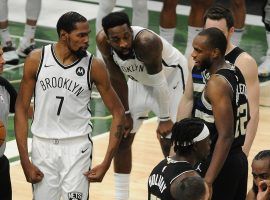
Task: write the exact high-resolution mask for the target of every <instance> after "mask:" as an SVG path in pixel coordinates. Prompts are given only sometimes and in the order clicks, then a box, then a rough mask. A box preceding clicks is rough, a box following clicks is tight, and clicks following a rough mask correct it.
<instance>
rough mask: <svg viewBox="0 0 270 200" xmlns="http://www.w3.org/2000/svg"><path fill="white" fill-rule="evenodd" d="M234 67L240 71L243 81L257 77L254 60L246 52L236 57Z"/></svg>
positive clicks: (256, 67)
mask: <svg viewBox="0 0 270 200" xmlns="http://www.w3.org/2000/svg"><path fill="white" fill-rule="evenodd" d="M235 65H236V66H237V67H238V68H239V69H240V71H241V72H242V74H243V76H244V77H245V79H249V78H250V77H257V76H258V66H257V63H256V61H255V59H254V58H253V57H252V56H251V55H249V54H248V53H247V52H243V53H242V54H240V55H239V56H238V58H237V59H236V61H235Z"/></svg>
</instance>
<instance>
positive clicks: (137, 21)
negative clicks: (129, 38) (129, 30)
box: [132, 0, 148, 28]
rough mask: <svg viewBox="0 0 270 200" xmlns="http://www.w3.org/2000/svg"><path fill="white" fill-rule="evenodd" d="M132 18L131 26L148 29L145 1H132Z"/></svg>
mask: <svg viewBox="0 0 270 200" xmlns="http://www.w3.org/2000/svg"><path fill="white" fill-rule="evenodd" d="M132 5H133V16H132V25H137V26H142V27H145V28H147V27H148V9H147V0H132Z"/></svg>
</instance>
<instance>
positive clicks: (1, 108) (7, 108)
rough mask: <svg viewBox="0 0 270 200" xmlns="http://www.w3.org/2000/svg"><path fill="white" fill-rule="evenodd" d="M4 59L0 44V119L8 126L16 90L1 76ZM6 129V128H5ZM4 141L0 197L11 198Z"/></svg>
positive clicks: (0, 154) (1, 149)
mask: <svg viewBox="0 0 270 200" xmlns="http://www.w3.org/2000/svg"><path fill="white" fill-rule="evenodd" d="M4 64H5V60H4V58H3V50H2V47H1V46H0V121H1V122H2V123H3V124H4V126H5V127H8V115H9V113H14V112H15V101H16V97H17V92H16V90H15V89H14V87H13V86H12V85H11V84H10V83H9V82H8V81H7V80H6V79H5V78H3V77H2V76H1V74H2V73H3V69H4ZM6 129H7V128H6ZM5 148H6V141H5V140H4V143H3V144H2V145H0V199H5V200H11V199H12V189H11V182H10V173H9V161H8V159H7V157H6V156H5V155H4V152H5Z"/></svg>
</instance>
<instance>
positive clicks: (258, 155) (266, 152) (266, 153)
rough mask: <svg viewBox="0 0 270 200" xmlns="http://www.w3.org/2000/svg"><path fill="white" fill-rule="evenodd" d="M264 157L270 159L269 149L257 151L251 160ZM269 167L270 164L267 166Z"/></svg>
mask: <svg viewBox="0 0 270 200" xmlns="http://www.w3.org/2000/svg"><path fill="white" fill-rule="evenodd" d="M265 158H268V159H270V150H262V151H260V152H259V153H257V154H256V155H255V157H254V159H253V160H263V159H265ZM269 167H270V166H269Z"/></svg>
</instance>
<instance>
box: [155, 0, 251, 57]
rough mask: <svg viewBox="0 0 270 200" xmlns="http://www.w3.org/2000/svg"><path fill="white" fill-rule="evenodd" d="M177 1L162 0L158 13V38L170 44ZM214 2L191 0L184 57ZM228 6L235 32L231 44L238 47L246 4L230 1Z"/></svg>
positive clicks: (212, 0)
mask: <svg viewBox="0 0 270 200" xmlns="http://www.w3.org/2000/svg"><path fill="white" fill-rule="evenodd" d="M178 2H181V1H179V0H164V1H163V7H162V10H161V13H160V29H159V30H160V36H162V37H163V38H165V39H166V40H167V41H169V42H170V43H171V44H173V41H174V35H175V30H176V16H177V15H176V6H177V3H178ZM214 2H215V1H214V0H203V1H202V0H191V1H190V4H191V6H190V7H191V9H190V14H189V16H188V37H187V47H186V51H185V56H186V57H187V58H189V57H190V54H191V52H192V41H193V39H194V37H195V36H196V35H197V34H198V33H199V32H200V31H201V30H202V29H203V20H202V19H203V16H204V13H205V12H206V11H207V9H208V8H209V7H210V6H211V5H213V3H214ZM230 5H231V8H232V11H233V14H234V18H235V21H236V23H235V28H236V29H235V32H234V34H233V37H232V43H233V44H235V45H239V43H240V41H241V38H242V35H243V33H244V25H245V16H246V4H245V0H231V1H230Z"/></svg>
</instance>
